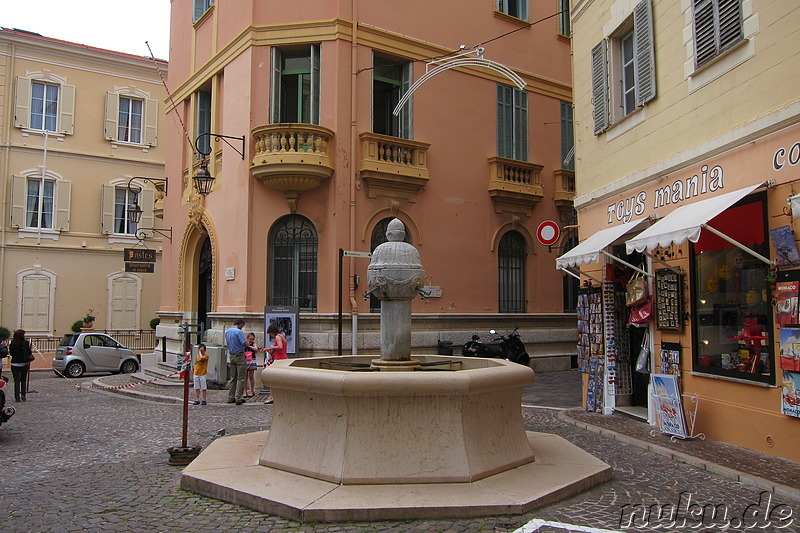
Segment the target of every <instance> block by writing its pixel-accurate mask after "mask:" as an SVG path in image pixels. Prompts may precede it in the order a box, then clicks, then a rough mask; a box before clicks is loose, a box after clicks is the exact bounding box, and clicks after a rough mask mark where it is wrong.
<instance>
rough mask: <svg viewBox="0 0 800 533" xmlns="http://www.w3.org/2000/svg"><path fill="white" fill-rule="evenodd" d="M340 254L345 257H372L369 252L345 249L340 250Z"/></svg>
mask: <svg viewBox="0 0 800 533" xmlns="http://www.w3.org/2000/svg"><path fill="white" fill-rule="evenodd" d="M342 255H343V256H345V257H365V258H367V259H369V258H370V257H372V254H371V253H370V252H350V251H347V250H342Z"/></svg>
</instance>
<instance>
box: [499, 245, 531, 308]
mask: <svg viewBox="0 0 800 533" xmlns="http://www.w3.org/2000/svg"><path fill="white" fill-rule="evenodd" d="M526 255H527V254H526V250H525V239H524V238H523V237H522V235H520V234H519V232H517V231H509V232H508V233H506V234H505V235H503V237H502V238H501V239H500V246H499V247H498V254H497V256H498V265H497V266H498V282H497V285H498V287H497V289H498V293H499V303H498V311H500V312H501V313H524V312H525V304H526V301H525V256H526Z"/></svg>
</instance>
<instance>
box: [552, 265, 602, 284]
mask: <svg viewBox="0 0 800 533" xmlns="http://www.w3.org/2000/svg"><path fill="white" fill-rule="evenodd" d="M559 270H561V271H563V272H566V273H567V274H569V275H570V276H572V277H573V278H575V279H577V280H578V281H581V275H583V276H586V277H587V278H589V279H590V280H592V281H594V282H596V283H602V281H600V280H599V279H597V278H594V277H592V276H590V275H589V274H587V273H586V272H581V271H580V270H579V271H578V273H577V274H576V273H575V272H573V271H572V270H570V269H569V267H567V268H564V267H559Z"/></svg>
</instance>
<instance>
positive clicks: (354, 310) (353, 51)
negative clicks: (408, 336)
mask: <svg viewBox="0 0 800 533" xmlns="http://www.w3.org/2000/svg"><path fill="white" fill-rule="evenodd" d="M350 13H351V15H352V18H353V38H352V41H351V45H350V71H351V74H350V249H351V250H355V249H356V190H357V188H356V181H357V180H358V170H357V169H356V148H357V143H356V139H357V138H358V125H357V123H356V103H357V99H356V82H357V81H358V69H357V68H356V66H357V64H358V62H357V60H358V0H350ZM352 264H353V261H352V260H350V261H348V262H347V273H348V274H347V276H348V282H347V286H348V295H349V296H350V318H351V321H352V324H351V340H350V345H351V353H352V354H353V355H356V354H357V352H358V343H357V342H356V341H357V335H358V302H356V290H355V286H354V283H353V281H354V278H353V269H352Z"/></svg>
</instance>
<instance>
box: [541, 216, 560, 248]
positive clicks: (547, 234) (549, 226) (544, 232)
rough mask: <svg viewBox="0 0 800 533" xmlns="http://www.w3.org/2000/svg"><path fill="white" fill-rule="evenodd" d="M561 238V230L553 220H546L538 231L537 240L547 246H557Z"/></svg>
mask: <svg viewBox="0 0 800 533" xmlns="http://www.w3.org/2000/svg"><path fill="white" fill-rule="evenodd" d="M560 236H561V228H559V227H558V224H556V223H555V222H553V221H552V220H545V221H544V222H542V223H541V224H539V227H538V228H537V229H536V238H537V239H539V242H540V243H542V244H543V245H545V246H550V245H551V244H555V243H556V242H558V238H559V237H560Z"/></svg>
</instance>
